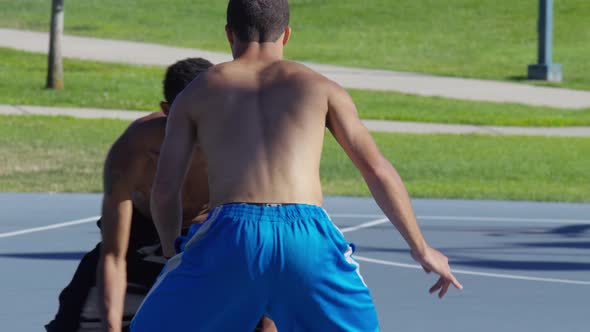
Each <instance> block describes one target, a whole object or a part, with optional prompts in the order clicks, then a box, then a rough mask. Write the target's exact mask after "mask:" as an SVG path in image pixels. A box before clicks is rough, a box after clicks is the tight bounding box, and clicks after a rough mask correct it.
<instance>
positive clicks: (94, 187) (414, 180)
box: [0, 116, 590, 202]
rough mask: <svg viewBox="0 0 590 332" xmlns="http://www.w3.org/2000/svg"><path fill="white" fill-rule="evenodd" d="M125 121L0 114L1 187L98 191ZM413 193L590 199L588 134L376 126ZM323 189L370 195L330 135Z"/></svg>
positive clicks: (381, 142)
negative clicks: (429, 131)
mask: <svg viewBox="0 0 590 332" xmlns="http://www.w3.org/2000/svg"><path fill="white" fill-rule="evenodd" d="M127 124H128V122H125V121H119V120H82V119H72V118H64V117H40V116H26V117H24V116H21V117H19V116H0V132H2V135H0V191H24V192H46V191H57V192H99V191H100V190H101V179H100V177H101V170H102V162H103V159H104V156H105V154H106V152H107V150H108V147H109V146H110V144H111V143H112V142H113V141H114V139H115V138H116V137H117V136H118V135H119V134H120V133H121V132H122V130H123V129H124V128H125V126H126V125H127ZM374 136H375V139H376V141H377V143H378V144H379V146H380V147H381V149H382V151H383V153H384V154H385V155H386V156H387V157H388V158H389V160H391V161H392V162H393V164H394V165H395V166H396V167H397V168H398V170H399V172H400V174H401V175H402V177H403V178H404V180H405V182H406V184H407V186H408V188H409V191H410V192H411V194H412V196H413V197H430V198H435V197H440V198H480V199H512V200H544V201H577V202H590V187H588V183H590V174H589V173H588V169H589V168H590V159H589V158H587V154H588V151H590V138H538V137H535V138H533V137H494V136H453V135H401V134H375V135H374ZM321 174H322V181H323V185H324V191H325V193H326V194H327V195H368V190H367V188H366V186H365V185H364V183H363V181H362V179H361V177H360V175H359V173H358V172H357V171H356V170H355V168H354V167H353V166H352V164H351V162H350V161H348V159H347V157H346V155H345V154H344V153H343V152H342V151H341V149H340V148H339V147H338V146H337V144H336V143H335V142H334V140H333V139H332V138H331V137H330V136H329V135H328V137H327V139H326V145H325V147H324V158H323V160H322V166H321Z"/></svg>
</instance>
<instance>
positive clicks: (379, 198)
mask: <svg viewBox="0 0 590 332" xmlns="http://www.w3.org/2000/svg"><path fill="white" fill-rule="evenodd" d="M363 177H364V178H365V181H366V182H367V185H368V186H369V189H370V190H371V193H372V194H373V197H374V198H375V201H376V202H377V204H378V205H379V207H380V208H381V210H383V212H384V213H385V215H386V216H387V218H389V220H391V222H392V223H393V225H394V226H395V227H396V228H397V230H398V231H399V232H400V234H401V235H402V236H403V238H404V239H405V240H406V242H407V243H408V245H409V246H410V248H411V249H412V251H413V252H415V253H422V252H423V251H424V249H425V247H426V246H427V244H426V241H425V240H424V237H423V236H422V232H421V231H420V227H419V226H418V223H417V221H416V216H415V214H414V210H413V208H412V203H411V201H410V196H409V195H408V192H407V190H406V187H405V186H404V184H403V182H402V180H401V178H400V176H399V174H398V173H397V171H396V170H395V168H394V167H393V166H392V165H391V163H389V161H387V160H385V159H384V160H383V161H382V162H381V163H380V164H379V165H378V166H377V167H375V168H374V169H373V171H372V172H367V173H366V174H363Z"/></svg>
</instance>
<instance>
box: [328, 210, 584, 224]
mask: <svg viewBox="0 0 590 332" xmlns="http://www.w3.org/2000/svg"><path fill="white" fill-rule="evenodd" d="M330 216H332V217H333V218H378V217H384V216H383V215H382V214H338V213H334V214H330ZM416 218H417V219H418V220H448V221H506V222H514V223H519V222H522V223H542V224H589V225H590V220H588V219H560V218H504V217H473V216H416Z"/></svg>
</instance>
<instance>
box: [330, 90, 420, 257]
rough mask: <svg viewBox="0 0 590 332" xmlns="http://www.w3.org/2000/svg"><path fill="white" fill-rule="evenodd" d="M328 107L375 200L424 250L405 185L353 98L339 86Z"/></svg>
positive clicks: (335, 128)
mask: <svg viewBox="0 0 590 332" xmlns="http://www.w3.org/2000/svg"><path fill="white" fill-rule="evenodd" d="M328 106H329V107H328V118H327V123H328V128H329V129H330V131H331V132H332V134H333V135H334V138H336V141H337V142H338V143H339V144H340V145H341V146H342V148H343V149H344V151H345V152H346V154H347V155H348V156H349V157H350V159H351V160H352V162H353V163H354V164H355V166H356V167H357V168H358V169H359V171H360V172H361V174H362V176H363V178H364V180H365V182H366V183H367V185H368V187H369V190H370V191H371V193H372V195H373V197H374V198H375V201H376V202H377V204H378V205H379V207H380V208H381V210H383V212H384V213H385V215H386V216H387V218H389V220H390V221H391V222H392V223H393V225H394V226H395V227H396V228H397V229H398V231H399V232H400V234H401V235H402V236H403V238H404V239H405V240H406V242H407V243H408V245H409V246H410V248H411V249H412V252H417V253H422V252H423V251H424V248H425V246H426V242H425V240H424V237H423V236H422V232H421V231H420V228H419V227H418V223H417V222H416V217H415V215H414V210H413V209H412V205H411V202H410V197H409V195H408V192H407V190H406V187H405V186H404V184H403V182H402V180H401V178H400V176H399V174H398V173H397V171H396V170H395V168H394V167H393V166H392V165H391V163H390V162H389V161H388V160H387V159H386V158H385V157H384V156H383V155H382V154H381V152H380V151H379V149H378V148H377V145H376V144H375V142H374V140H373V138H372V137H371V135H370V133H369V131H368V130H367V128H366V127H365V126H364V125H363V123H362V122H361V120H360V119H359V117H358V113H357V110H356V107H355V106H354V103H353V102H352V99H351V98H350V96H349V95H348V94H347V93H346V91H344V90H343V89H342V88H339V87H336V88H334V92H333V94H332V95H331V98H330V100H329V105H328Z"/></svg>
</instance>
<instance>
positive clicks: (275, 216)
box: [211, 203, 328, 221]
mask: <svg viewBox="0 0 590 332" xmlns="http://www.w3.org/2000/svg"><path fill="white" fill-rule="evenodd" d="M211 213H212V214H216V215H219V216H226V217H230V218H235V219H248V220H251V219H258V220H266V221H281V220H301V219H305V218H310V217H311V218H327V217H328V215H327V213H326V211H325V210H324V209H323V208H322V207H321V206H317V205H311V204H300V203H287V204H285V203H282V204H281V203H278V204H277V203H228V204H222V205H219V206H217V207H215V208H214V209H213V210H212V211H211Z"/></svg>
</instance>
